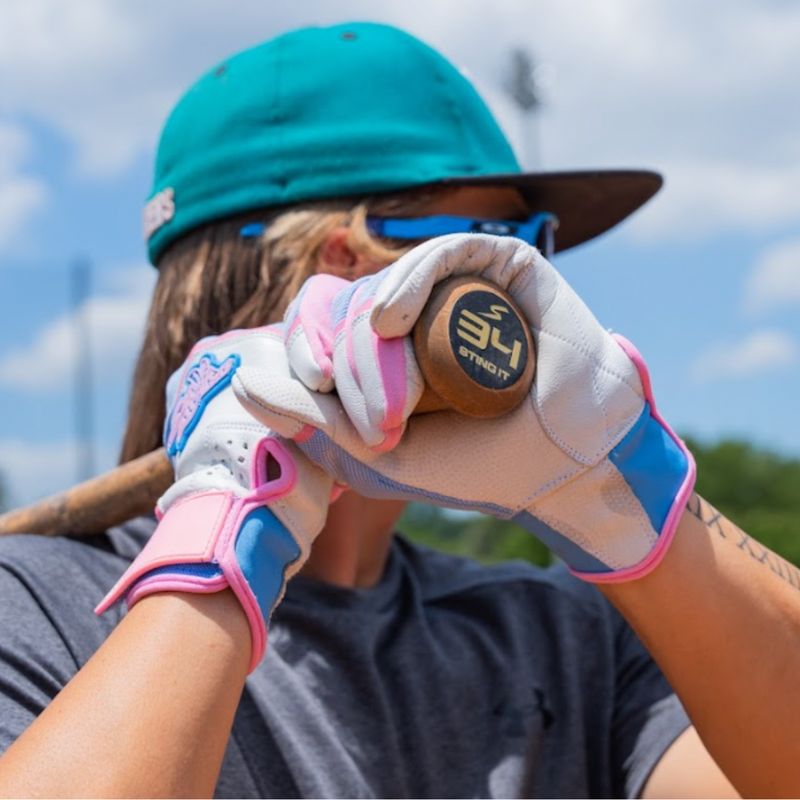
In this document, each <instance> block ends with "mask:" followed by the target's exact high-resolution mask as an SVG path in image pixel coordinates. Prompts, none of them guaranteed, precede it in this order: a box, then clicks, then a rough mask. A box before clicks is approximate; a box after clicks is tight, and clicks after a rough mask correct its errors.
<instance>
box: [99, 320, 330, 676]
mask: <svg viewBox="0 0 800 800" xmlns="http://www.w3.org/2000/svg"><path fill="white" fill-rule="evenodd" d="M253 363H256V364H258V365H259V370H260V374H262V375H263V377H264V379H265V380H268V381H271V382H273V385H274V387H275V388H276V391H277V393H278V394H281V391H282V390H281V388H280V387H284V389H286V387H290V386H292V384H297V385H298V387H302V385H301V384H299V382H298V381H296V379H294V378H293V377H292V376H291V374H290V370H289V364H288V361H287V358H286V352H285V349H284V346H283V336H282V333H281V331H280V328H279V327H278V326H272V327H268V328H260V329H254V330H246V331H235V332H233V333H229V334H225V335H223V336H217V337H213V338H209V339H204V340H203V341H201V342H200V343H199V344H198V345H197V346H196V347H195V348H194V349H193V350H192V352H191V353H190V354H189V357H188V359H187V360H186V362H185V364H184V366H183V367H182V368H181V369H180V370H179V371H178V372H176V373H175V375H173V377H172V379H171V380H170V382H169V385H168V387H167V408H168V414H167V421H166V425H165V436H164V444H165V447H166V450H167V453H168V455H169V457H170V459H171V461H172V464H173V466H174V468H175V479H176V480H175V483H174V484H173V485H172V487H171V488H170V489H169V490H168V491H167V492H166V493H165V494H164V495H163V496H162V497H161V498H160V499H159V501H158V505H157V508H156V513H157V515H158V516H159V523H158V527H157V528H156V530H155V532H154V533H153V535H152V537H151V538H150V540H149V542H148V543H147V545H146V546H145V548H144V549H143V550H142V552H141V554H140V555H139V556H138V557H137V558H136V560H135V561H134V562H133V564H131V566H130V567H129V568H128V570H127V571H126V572H125V573H124V574H123V576H122V577H121V578H120V580H119V581H118V583H117V584H116V586H114V588H113V589H112V590H111V592H110V593H109V594H108V596H107V597H106V598H105V599H104V600H103V601H102V603H100V605H99V606H98V607H97V609H96V613H98V614H99V613H102V612H103V611H105V610H106V609H107V608H109V607H110V606H111V605H112V604H113V603H114V602H116V601H117V600H119V599H121V598H123V597H124V598H125V599H126V600H127V603H128V607H129V608H131V607H133V605H134V604H135V603H136V602H138V601H139V600H141V599H142V598H143V597H146V596H147V595H149V594H152V593H154V592H167V591H170V592H171V591H180V592H197V593H210V592H218V591H221V590H222V589H225V588H227V587H230V588H231V589H232V590H233V592H234V594H235V595H236V596H237V598H238V599H239V601H240V602H241V604H242V606H243V608H244V610H245V613H246V614H247V618H248V621H249V622H250V629H251V632H252V642H253V654H252V659H251V663H250V669H251V670H252V669H253V668H255V666H256V664H258V662H259V661H260V660H261V658H262V657H263V654H264V650H265V647H266V635H267V624H268V621H269V617H270V614H271V613H272V610H273V609H274V608H275V606H276V605H277V604H278V603H279V602H280V600H281V598H282V596H283V592H284V589H285V586H286V581H287V580H289V578H290V577H291V576H292V575H294V574H295V573H296V572H297V571H298V570H299V569H300V567H301V566H302V565H303V563H304V562H305V560H306V559H307V558H308V554H309V550H310V547H311V543H312V541H313V539H314V538H315V537H316V535H317V534H318V533H319V531H320V530H321V529H322V526H323V525H324V523H325V518H326V515H327V510H328V502H329V499H330V497H331V492H332V486H333V483H332V480H331V478H329V477H328V475H326V474H325V472H323V470H321V469H320V468H319V467H318V466H316V465H315V464H314V463H312V462H311V461H310V460H309V458H307V457H306V456H305V455H304V454H303V453H302V452H301V451H300V450H299V449H298V447H297V446H296V445H295V444H294V443H293V442H287V441H284V440H282V439H280V438H278V436H277V435H276V434H275V433H274V432H273V431H272V430H270V429H269V428H268V427H264V425H262V424H261V423H259V422H257V421H256V420H255V419H253V418H252V417H251V416H250V414H248V413H247V411H246V410H245V409H244V408H242V406H241V404H240V403H239V401H238V400H237V399H236V396H235V395H234V393H233V391H232V390H231V381H232V380H234V378H235V376H236V374H237V371H238V370H240V369H242V368H243V367H242V365H244V364H253ZM303 391H306V390H305V389H304V388H303ZM273 474H275V477H272V476H273Z"/></svg>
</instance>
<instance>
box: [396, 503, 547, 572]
mask: <svg viewBox="0 0 800 800" xmlns="http://www.w3.org/2000/svg"><path fill="white" fill-rule="evenodd" d="M399 529H400V532H401V533H403V534H404V535H405V536H407V537H408V538H409V539H412V540H413V541H415V542H419V543H420V544H425V545H428V546H429V547H434V548H436V549H437V550H442V551H444V552H446V553H453V554H455V555H463V556H470V557H472V558H475V559H477V560H478V561H482V562H483V563H486V564H490V563H495V562H498V561H508V560H510V559H514V558H521V559H525V560H526V561H531V562H533V563H534V564H541V565H546V564H549V563H550V561H551V555H550V551H549V550H548V549H547V548H546V547H545V546H544V545H543V544H542V543H541V542H539V540H538V539H535V538H534V537H533V536H531V535H530V534H529V533H528V532H527V531H526V530H524V529H523V528H520V527H519V525H515V524H513V523H511V522H504V521H503V520H499V519H495V518H494V517H487V516H484V515H483V514H477V513H474V512H465V511H447V510H444V509H441V508H438V507H436V506H429V505H425V504H423V503H410V504H409V506H408V507H407V508H406V511H405V513H404V514H403V517H402V519H401V520H400V524H399Z"/></svg>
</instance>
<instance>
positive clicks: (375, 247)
mask: <svg viewBox="0 0 800 800" xmlns="http://www.w3.org/2000/svg"><path fill="white" fill-rule="evenodd" d="M448 191H452V190H449V189H445V188H442V187H429V188H425V189H417V190H414V191H411V192H408V193H405V194H400V195H396V196H392V197H388V198H387V197H377V198H367V199H364V200H361V201H360V202H358V201H347V200H334V201H320V202H314V203H306V204H303V205H300V206H295V207H292V208H289V209H285V210H281V211H279V212H277V213H276V212H275V210H274V209H270V210H266V211H260V212H247V213H245V214H241V215H238V216H236V217H231V218H229V219H226V220H223V221H220V222H214V223H212V224H209V225H206V226H203V227H201V228H198V229H196V230H194V231H192V232H190V233H189V234H187V235H186V236H185V237H183V238H182V239H180V240H178V241H177V242H175V244H174V245H172V246H171V247H170V248H169V249H168V250H167V251H166V252H165V253H164V255H163V256H162V258H161V260H160V263H159V265H158V266H159V278H158V283H157V284H156V288H155V291H154V295H153V300H152V303H151V306H150V313H149V315H148V319H147V326H146V330H145V336H144V342H143V344H142V349H141V351H140V353H139V359H138V362H137V364H136V370H135V372H134V376H133V387H132V391H131V397H130V404H129V408H128V421H127V425H126V428H125V434H124V437H123V443H122V452H121V454H120V462H126V461H130V460H131V459H134V458H137V457H138V456H141V455H144V454H145V453H149V452H150V451H151V450H154V449H156V448H157V447H159V446H160V444H161V435H162V428H163V425H164V417H165V409H164V387H165V386H166V383H167V379H168V378H169V376H170V375H171V374H172V373H173V372H174V371H175V370H176V369H178V367H179V366H180V365H181V363H182V362H183V361H184V359H185V358H186V356H187V355H188V353H189V350H190V349H191V348H192V346H193V345H194V344H195V343H196V342H197V341H198V340H199V339H202V338H203V337H204V336H213V335H216V334H220V333H224V332H225V331H228V330H233V329H237V328H253V327H258V326H259V325H268V324H270V323H273V322H279V321H280V320H281V319H282V318H283V314H284V312H285V311H286V308H287V306H288V305H289V303H290V302H291V301H292V299H293V298H294V297H295V295H296V294H297V292H298V291H299V290H300V287H301V286H302V285H303V283H304V282H305V281H306V279H307V278H309V277H310V276H311V275H313V274H315V273H317V272H319V271H322V270H324V269H325V267H326V265H325V264H324V263H323V260H322V258H321V254H320V251H321V248H322V245H323V243H324V242H325V239H326V238H327V236H328V234H329V233H330V232H331V231H333V230H334V229H335V228H337V227H347V228H348V240H347V242H348V245H349V247H350V248H351V250H353V252H354V253H357V254H360V255H362V256H364V257H366V258H367V259H368V260H369V261H373V262H374V263H375V264H376V265H378V264H389V263H391V262H392V261H394V260H396V259H397V258H398V257H399V256H400V255H402V253H404V252H406V251H407V250H409V249H410V247H411V245H412V244H413V243H409V242H402V243H401V242H397V241H387V240H378V239H376V238H375V237H374V236H373V235H372V234H371V233H370V231H369V230H368V229H367V225H366V216H367V214H378V215H382V216H409V215H413V214H420V213H424V212H425V207H426V206H427V205H428V203H430V201H431V200H432V199H434V198H436V197H439V196H440V195H441V194H443V193H445V192H448ZM265 221H268V222H269V225H268V226H267V229H266V231H265V233H264V234H263V235H262V236H261V237H258V238H243V237H242V236H240V234H239V231H240V230H241V228H242V227H243V226H244V225H246V224H248V223H250V222H265Z"/></svg>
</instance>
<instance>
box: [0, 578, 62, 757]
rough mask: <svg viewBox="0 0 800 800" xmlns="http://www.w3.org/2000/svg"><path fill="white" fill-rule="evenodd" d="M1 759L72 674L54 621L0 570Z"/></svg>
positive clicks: (21, 585) (23, 587)
mask: <svg viewBox="0 0 800 800" xmlns="http://www.w3.org/2000/svg"><path fill="white" fill-rule="evenodd" d="M0 598H1V601H0V754H1V753H5V751H6V750H7V749H8V748H9V747H10V746H11V744H12V743H13V742H14V741H15V740H16V739H17V738H18V737H19V736H20V734H22V733H23V731H25V729H26V728H27V727H28V726H29V725H30V724H31V723H32V722H33V720H34V719H35V718H36V717H37V716H38V715H39V714H40V713H41V712H42V711H43V710H44V708H45V707H46V706H47V705H48V704H49V703H50V701H51V700H52V699H53V698H54V697H55V696H56V694H58V692H59V691H60V690H61V689H62V688H63V687H64V686H65V685H66V683H67V682H68V681H69V680H70V678H71V677H72V676H73V675H74V674H75V672H76V670H77V665H76V661H75V658H74V657H73V655H72V654H71V653H70V650H69V648H68V646H67V644H66V643H65V642H64V640H63V638H62V637H61V635H60V634H59V633H58V630H57V629H56V627H55V625H54V623H53V621H52V620H51V619H50V618H49V616H48V614H47V613H46V611H45V610H44V609H43V607H42V606H41V605H40V603H39V602H38V601H37V599H36V597H35V596H34V595H33V593H32V592H31V591H30V590H29V589H28V587H27V586H26V585H25V583H24V581H23V580H22V579H21V578H20V577H19V576H18V575H16V574H15V573H14V571H13V570H12V569H9V568H7V567H5V566H0Z"/></svg>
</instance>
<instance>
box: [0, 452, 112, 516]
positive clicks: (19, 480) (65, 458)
mask: <svg viewBox="0 0 800 800" xmlns="http://www.w3.org/2000/svg"><path fill="white" fill-rule="evenodd" d="M95 457H96V462H97V465H98V469H100V470H104V469H108V468H110V467H111V466H112V465H113V464H114V458H115V453H114V452H113V451H112V450H111V449H110V448H105V449H101V450H100V451H98V449H97V445H95ZM77 465H78V450H77V446H76V444H75V442H74V441H70V440H65V441H57V442H31V441H25V440H23V439H12V438H9V439H0V474H2V476H3V486H4V489H5V490H6V491H7V498H6V499H7V500H8V501H10V504H11V505H13V506H15V507H16V506H23V505H27V504H28V503H32V502H34V501H36V500H39V499H41V498H43V497H48V496H49V495H51V494H55V493H56V492H62V491H64V490H65V489H68V488H69V487H70V486H72V485H74V484H75V483H76V476H77Z"/></svg>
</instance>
